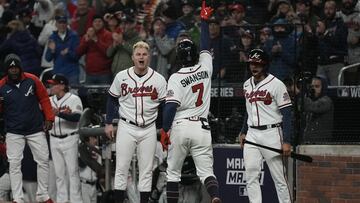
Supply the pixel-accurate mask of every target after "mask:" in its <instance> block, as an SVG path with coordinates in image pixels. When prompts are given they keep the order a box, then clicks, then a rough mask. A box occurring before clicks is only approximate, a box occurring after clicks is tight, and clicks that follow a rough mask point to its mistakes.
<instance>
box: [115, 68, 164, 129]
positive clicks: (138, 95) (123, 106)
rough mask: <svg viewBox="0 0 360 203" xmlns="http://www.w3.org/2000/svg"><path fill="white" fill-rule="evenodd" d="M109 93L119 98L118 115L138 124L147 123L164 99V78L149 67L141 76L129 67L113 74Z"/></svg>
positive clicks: (150, 121)
mask: <svg viewBox="0 0 360 203" xmlns="http://www.w3.org/2000/svg"><path fill="white" fill-rule="evenodd" d="M109 93H110V94H111V95H112V96H114V97H118V98H119V103H120V108H119V113H120V117H123V118H126V119H128V120H130V121H132V122H134V123H136V124H137V125H138V126H143V125H148V124H150V123H153V122H154V121H155V120H156V118H157V111H158V109H157V107H158V106H159V104H160V102H161V101H163V100H164V99H165V96H166V80H165V78H164V77H163V76H162V75H160V74H159V73H157V72H156V71H154V70H153V69H151V68H150V67H149V71H148V72H147V73H146V75H144V76H142V77H139V76H137V75H136V74H135V72H134V67H131V68H129V69H126V70H123V71H121V72H119V73H118V74H117V75H116V76H115V79H114V81H113V83H112V84H111V87H110V89H109ZM144 109H146V111H144Z"/></svg>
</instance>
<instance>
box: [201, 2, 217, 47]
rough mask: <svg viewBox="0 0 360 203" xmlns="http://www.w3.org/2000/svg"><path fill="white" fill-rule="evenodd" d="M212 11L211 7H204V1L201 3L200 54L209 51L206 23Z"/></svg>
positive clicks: (207, 26) (207, 25)
mask: <svg viewBox="0 0 360 203" xmlns="http://www.w3.org/2000/svg"><path fill="white" fill-rule="evenodd" d="M213 11H214V9H213V8H211V7H206V4H205V0H203V2H202V6H201V12H200V17H201V24H200V29H201V33H200V52H201V51H204V50H209V41H210V37H209V23H208V22H207V21H208V20H209V18H210V16H211V14H212V12H213Z"/></svg>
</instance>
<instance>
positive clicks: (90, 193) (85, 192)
mask: <svg viewBox="0 0 360 203" xmlns="http://www.w3.org/2000/svg"><path fill="white" fill-rule="evenodd" d="M81 194H82V198H83V202H85V203H96V202H97V190H96V185H90V184H87V183H81Z"/></svg>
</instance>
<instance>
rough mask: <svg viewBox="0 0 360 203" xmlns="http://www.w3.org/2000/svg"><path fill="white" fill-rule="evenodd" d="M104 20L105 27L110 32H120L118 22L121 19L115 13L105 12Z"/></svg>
mask: <svg viewBox="0 0 360 203" xmlns="http://www.w3.org/2000/svg"><path fill="white" fill-rule="evenodd" d="M104 20H105V22H106V29H107V30H109V31H110V32H122V30H121V27H120V23H121V20H120V19H118V18H117V17H116V14H110V13H107V14H105V16H104Z"/></svg>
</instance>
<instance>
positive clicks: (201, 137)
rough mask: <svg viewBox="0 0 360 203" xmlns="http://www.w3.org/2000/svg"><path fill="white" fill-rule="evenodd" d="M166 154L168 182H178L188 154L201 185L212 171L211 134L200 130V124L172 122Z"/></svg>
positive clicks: (185, 121) (183, 121)
mask: <svg viewBox="0 0 360 203" xmlns="http://www.w3.org/2000/svg"><path fill="white" fill-rule="evenodd" d="M170 141H171V145H169V152H168V159H167V161H168V168H167V174H168V175H167V180H168V182H180V178H181V169H182V165H183V163H184V160H185V158H186V156H187V155H188V154H191V156H192V157H193V159H194V163H195V166H196V172H197V175H198V176H199V177H200V180H201V182H202V183H204V181H205V179H206V178H207V177H209V176H213V177H215V175H214V171H213V150H212V145H211V132H210V130H205V129H203V128H202V122H200V121H190V120H187V119H180V120H176V121H174V122H173V125H172V129H171V132H170Z"/></svg>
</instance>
